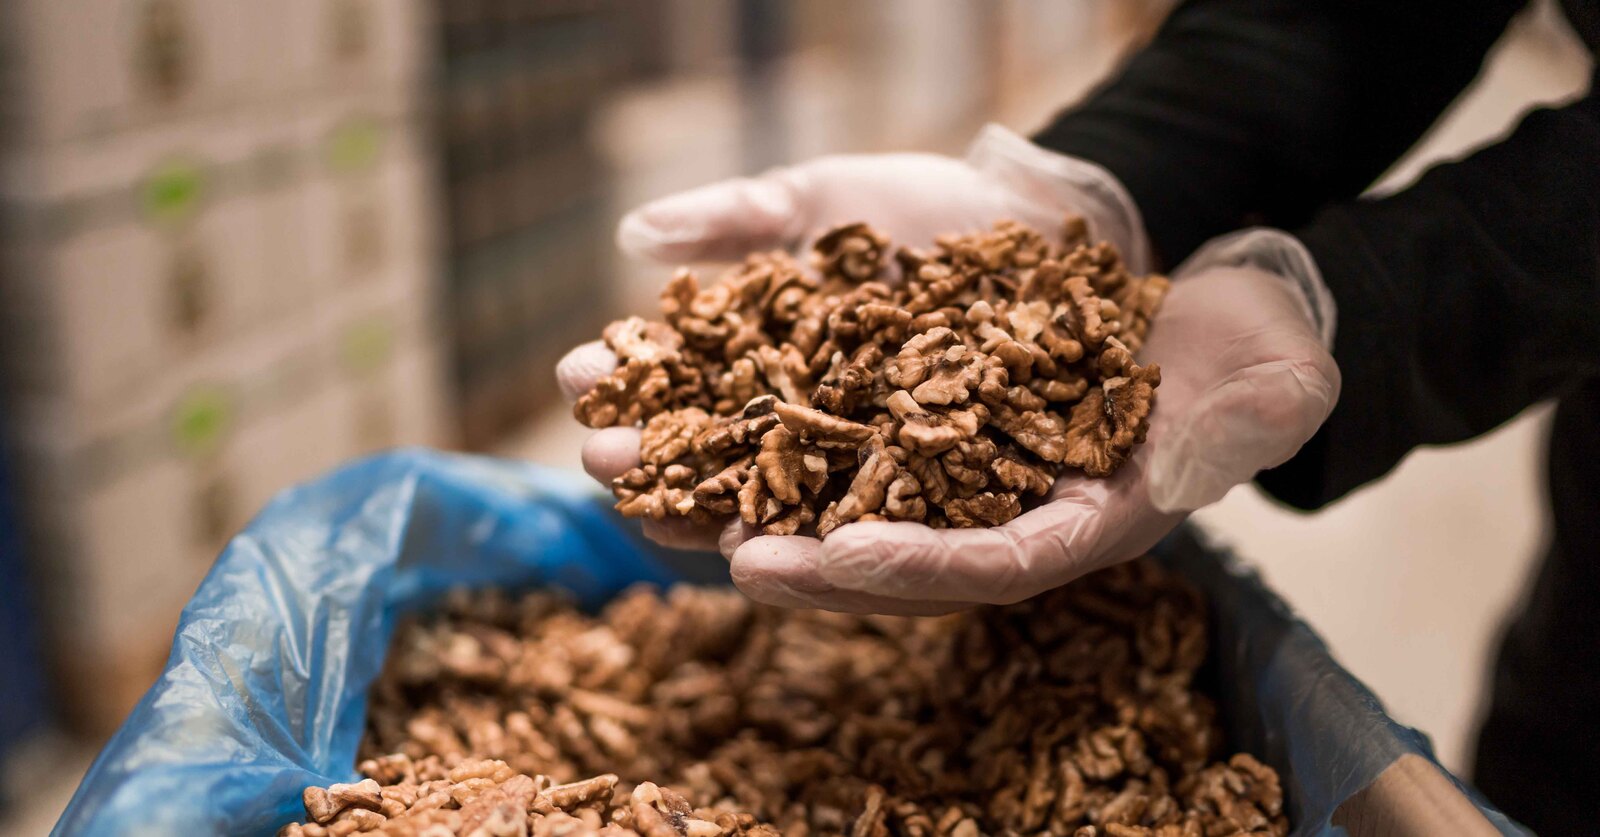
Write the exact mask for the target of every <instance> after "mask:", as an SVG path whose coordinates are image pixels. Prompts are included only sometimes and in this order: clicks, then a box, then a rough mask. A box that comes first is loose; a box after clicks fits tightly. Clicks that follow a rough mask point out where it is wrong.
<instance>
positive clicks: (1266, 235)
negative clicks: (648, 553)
mask: <svg viewBox="0 0 1600 837" xmlns="http://www.w3.org/2000/svg"><path fill="white" fill-rule="evenodd" d="M1333 325H1334V309H1333V301H1332V298H1331V297H1330V296H1329V295H1328V292H1327V290H1326V288H1325V287H1324V286H1323V284H1322V281H1321V279H1320V276H1319V274H1318V273H1317V270H1316V266H1315V264H1314V263H1313V262H1312V260H1311V257H1310V255H1309V254H1308V253H1307V252H1306V251H1305V248H1304V247H1303V246H1301V245H1300V243H1299V242H1298V241H1297V240H1295V239H1294V238H1292V237H1291V236H1289V235H1287V234H1285V233H1282V232H1278V231H1275V230H1251V231H1247V232H1244V233H1240V234H1236V235H1234V236H1229V237H1227V238H1224V239H1219V240H1218V241H1216V242H1213V243H1212V244H1211V245H1208V246H1207V247H1206V248H1204V249H1203V250H1202V251H1201V252H1199V253H1197V254H1196V255H1195V256H1194V257H1193V258H1192V259H1190V261H1189V262H1188V263H1186V264H1185V265H1184V266H1182V267H1181V268H1180V269H1179V271H1178V273H1177V275H1176V278H1175V281H1174V283H1173V287H1172V290H1171V292H1170V293H1169V294H1168V296H1167V299H1166V301H1165V302H1164V303H1163V304H1162V307H1161V310H1160V312H1159V313H1158V314H1157V317H1156V320H1155V321H1154V322H1153V323H1152V324H1151V329H1150V336H1149V337H1148V339H1147V340H1146V342H1145V346H1144V351H1143V353H1142V358H1141V359H1142V361H1143V362H1145V363H1159V364H1160V365H1161V386H1160V388H1159V389H1158V390H1157V396H1156V406H1155V410H1154V411H1153V412H1152V414H1151V421H1150V433H1149V436H1148V440H1147V441H1146V443H1145V444H1144V445H1143V446H1141V447H1140V448H1139V449H1138V450H1137V452H1136V453H1135V454H1134V456H1133V457H1132V459H1130V461H1129V462H1128V463H1127V464H1126V465H1124V466H1123V467H1122V469H1121V470H1119V471H1118V472H1117V473H1116V474H1115V475H1113V476H1112V477H1111V478H1110V479H1103V480H1102V479H1090V478H1086V477H1083V476H1079V475H1075V474H1071V473H1067V474H1063V475H1062V476H1061V477H1060V478H1058V479H1057V480H1056V484H1055V486H1054V488H1053V489H1052V490H1051V493H1050V495H1049V496H1048V497H1047V498H1046V501H1045V502H1044V503H1043V504H1042V505H1040V506H1039V507H1038V508H1035V509H1033V510H1032V511H1029V512H1027V513H1025V514H1023V515H1021V516H1020V517H1018V518H1016V519H1015V520H1013V521H1011V522H1010V523H1007V524H1005V525H1003V526H999V527H995V528H993V529H945V530H934V529H929V528H927V527H925V526H922V525H920V524H915V523H876V522H872V523H855V524H851V525H848V526H843V527H840V528H839V529H838V530H836V531H834V532H833V534H831V535H830V536H829V537H828V540H827V541H826V542H821V541H817V540H815V539H812V538H802V537H785V538H777V537H759V538H754V539H751V540H748V541H746V542H743V543H741V544H739V545H738V546H737V549H736V550H735V551H734V553H733V555H732V559H733V577H734V580H735V582H737V583H738V584H739V586H740V588H742V589H743V590H744V591H745V592H746V593H748V594H749V595H750V596H751V597H752V598H756V599H759V600H762V601H766V602H770V603H774V604H782V605H790V606H810V607H822V608H828V609H834V610H850V611H873V612H883V613H901V614H929V613H940V612H946V611H950V610H956V609H959V608H962V607H966V606H968V605H970V604H976V603H1010V602H1016V601H1021V600H1022V599H1026V598H1028V597H1030V596H1033V595H1036V594H1038V593H1040V592H1043V591H1045V590H1048V589H1051V588H1053V587H1057V586H1059V585H1062V584H1065V583H1067V582H1069V581H1071V580H1072V579H1074V578H1077V577H1078V576H1081V575H1083V574H1085V573H1088V572H1092V571H1094V570H1097V569H1100V568H1102V567H1105V566H1109V565H1110V564H1113V563H1116V562H1119V561H1124V560H1128V559H1130V558H1134V557H1137V556H1138V555H1141V554H1143V553H1144V552H1145V551H1147V550H1148V549H1149V548H1150V547H1151V546H1153V545H1154V544H1155V543H1156V541H1158V540H1160V539H1161V538H1162V537H1163V536H1164V535H1166V534H1167V533H1168V532H1169V531H1171V530H1172V528H1173V527H1174V526H1176V525H1177V524H1178V523H1179V522H1180V521H1181V520H1182V519H1183V518H1184V517H1185V516H1186V515H1187V514H1188V513H1189V512H1190V511H1193V510H1195V509H1197V508H1200V507H1202V506H1205V505H1208V504H1210V503H1213V502H1215V501H1217V500H1219V499H1221V498H1222V496H1223V495H1224V494H1226V493H1227V492H1228V490H1229V489H1230V488H1232V487H1233V486H1235V485H1238V484H1240V483H1243V482H1246V481H1248V480H1249V479H1251V478H1252V477H1253V476H1254V475H1255V474H1256V472H1257V471H1260V470H1261V469H1263V468H1270V467H1272V466H1274V465H1279V464H1282V463H1283V462H1285V461H1287V460H1288V459H1289V458H1290V457H1292V456H1293V455H1294V454H1295V452H1296V451H1298V450H1299V449H1300V446H1301V445H1303V444H1304V443H1305V442H1306V441H1307V440H1308V439H1310V438H1311V436H1312V435H1313V434H1314V433H1315V432H1316V430H1317V428H1318V427H1319V426H1320V425H1321V424H1322V422H1323V421H1324V420H1326V419H1327V417H1328V414H1329V412H1331V411H1332V409H1333V405H1334V402H1335V401H1336V400H1337V399H1338V395H1339V370H1338V367H1337V366H1336V365H1335V364H1334V362H1333V358H1332V356H1331V355H1330V354H1329V352H1328V350H1329V348H1330V347H1331V345H1332V338H1333Z"/></svg>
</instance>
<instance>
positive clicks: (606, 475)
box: [556, 125, 1150, 549]
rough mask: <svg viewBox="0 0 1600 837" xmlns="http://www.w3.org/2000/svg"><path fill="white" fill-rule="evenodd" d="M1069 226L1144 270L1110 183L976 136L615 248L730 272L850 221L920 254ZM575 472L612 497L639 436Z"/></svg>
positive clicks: (761, 180) (573, 360)
mask: <svg viewBox="0 0 1600 837" xmlns="http://www.w3.org/2000/svg"><path fill="white" fill-rule="evenodd" d="M1068 214H1076V215H1080V216H1082V217H1083V218H1084V220H1085V221H1086V222H1087V223H1088V226H1089V234H1090V237H1091V239H1093V240H1098V241H1110V242H1111V243H1112V244H1115V245H1116V246H1117V248H1118V250H1119V251H1121V253H1122V254H1123V260H1124V261H1125V262H1126V263H1127V265H1128V267H1129V269H1130V270H1132V271H1133V272H1135V273H1144V272H1146V271H1147V270H1148V268H1149V262H1150V255H1149V249H1150V245H1149V242H1148V240H1147V239H1146V238H1145V234H1144V225H1143V223H1142V221H1141V220H1140V218H1139V211H1138V209H1137V208H1136V207H1135V206H1134V204H1133V199H1132V198H1131V197H1129V196H1128V194H1127V192H1126V191H1125V190H1124V189H1123V188H1122V184H1120V183H1118V182H1117V180H1116V178H1115V177H1113V176H1112V175H1111V174H1110V173H1109V172H1107V171H1106V170H1104V169H1102V168H1100V167H1099V166H1097V165H1095V164H1093V163H1090V162H1088V161H1085V160H1078V159H1075V158H1072V157H1066V156H1063V155H1060V154H1056V153H1054V152H1051V151H1046V150H1045V149H1043V148H1040V147H1039V146H1036V145H1034V144H1033V143H1031V142H1029V141H1028V140H1026V139H1024V138H1022V137H1021V136H1018V135H1017V134H1015V133H1013V132H1011V131H1009V130H1007V129H1005V128H1002V127H1000V126H998V125H989V126H987V127H985V128H984V129H983V131H981V132H980V133H979V135H978V138H977V140H976V141H974V142H973V144H972V147H971V149H969V150H968V152H967V156H966V159H964V160H958V159H955V158H952V157H945V156H941V155H937V154H871V155H847V156H834V157H822V158H819V159H817V160H813V161H810V162H807V163H804V164H801V165H798V166H793V167H789V168H780V169H775V170H773V171H770V172H768V173H766V174H763V175H761V176H759V177H754V178H744V179H738V180H729V181H724V182H721V183H715V184H712V185H710V186H704V187H701V188H699V189H694V190H691V191H688V192H684V193H682V194H678V195H673V196H671V197H667V198H663V199H661V200H659V201H656V202H654V203H651V204H647V205H646V206H644V207H642V208H640V209H638V210H635V211H634V212H632V213H630V214H629V215H628V216H627V217H625V218H623V219H622V224H621V226H620V227H619V228H618V230H617V243H618V244H619V245H620V246H621V247H622V249H623V250H625V251H627V252H628V253H630V254H632V255H635V256H639V257H643V258H648V259H653V260H655V261H659V262H663V263H667V264H683V263H688V262H704V261H737V260H740V259H743V258H744V256H745V255H746V254H747V253H749V252H751V251H755V250H771V249H775V248H791V249H797V248H801V247H803V246H805V245H806V244H808V243H809V242H806V241H805V240H804V236H806V235H811V234H814V233H817V232H820V231H823V230H825V229H827V228H828V227H831V226H834V225H837V224H840V223H846V222H850V221H867V222H869V223H871V224H872V225H873V226H874V227H876V228H878V229H879V230H882V231H883V232H885V233H887V234H888V235H889V237H890V239H891V240H893V241H896V242H907V243H915V244H918V245H919V246H925V245H926V244H928V243H931V242H932V241H933V238H934V236H936V235H939V234H942V233H947V232H959V231H965V230H983V229H988V228H989V227H990V225H992V224H993V223H994V222H995V221H997V220H999V219H1001V218H1014V219H1016V220H1018V221H1022V222H1024V223H1026V224H1029V225H1030V226H1032V227H1034V228H1035V229H1038V230H1041V231H1050V230H1055V229H1057V228H1059V226H1060V224H1061V222H1062V220H1063V218H1065V217H1066V216H1067V215H1068ZM615 368H616V358H615V357H614V356H613V355H612V354H611V350H610V349H608V348H606V346H605V344H604V343H601V342H599V341H595V342H593V343H586V344H584V345H582V346H579V347H578V348H576V349H574V350H573V351H572V352H570V353H568V354H567V356H566V357H565V358H563V359H562V360H561V363H560V364H559V365H558V366H557V369H556V376H557V378H558V380H559V381H560V383H561V387H562V390H563V391H564V392H565V393H566V395H567V397H568V398H572V399H576V398H577V397H578V396H579V395H581V394H583V393H584V392H587V391H588V390H589V388H590V387H592V386H593V385H594V383H595V381H597V380H599V379H600V378H602V377H604V376H605V375H607V374H610V372H611V371H612V370H613V369H615ZM583 463H584V468H585V469H586V470H588V472H589V473H590V474H592V475H593V476H594V477H595V478H596V479H598V480H600V481H601V482H602V483H604V484H606V485H608V486H609V485H610V483H611V480H612V478H614V477H616V476H618V475H620V474H621V473H623V472H624V471H627V470H628V469H629V468H632V467H634V466H635V465H637V464H639V431H638V430H637V429H634V428H624V427H613V428H608V429H605V430H600V431H597V432H596V433H594V434H593V435H592V436H590V437H589V440H588V441H587V442H586V443H585V444H584V448H583ZM644 528H645V532H646V534H648V535H649V536H650V537H651V538H653V539H655V540H657V541H659V542H661V543H663V544H665V545H667V546H677V547H682V548H713V549H714V548H716V547H717V546H718V537H719V533H718V532H716V531H709V532H708V531H705V530H704V529H702V528H697V527H694V526H692V525H690V524H689V523H688V522H687V521H686V520H683V519H681V518H674V519H671V520H669V521H666V522H659V523H658V522H655V521H646V522H645V525H644ZM725 534H726V535H727V536H728V537H729V538H730V539H734V540H732V541H730V544H729V547H730V548H731V545H732V544H733V543H735V542H736V541H737V539H739V538H740V531H739V529H738V528H737V527H734V528H732V529H730V530H728V531H727V532H726V533H725Z"/></svg>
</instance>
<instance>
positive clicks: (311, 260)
mask: <svg viewBox="0 0 1600 837" xmlns="http://www.w3.org/2000/svg"><path fill="white" fill-rule="evenodd" d="M426 11H427V10H426V8H425V7H424V5H423V4H421V3H419V2H412V1H411V0H283V1H282V2H275V3H257V2H250V0H84V1H83V2H75V3H56V2H53V0H19V2H17V3H13V4H9V5H8V6H7V9H6V11H5V12H0V14H3V15H5V17H4V24H5V25H4V29H5V30H6V31H7V32H8V35H7V36H6V37H7V40H8V42H9V43H8V46H9V47H10V49H8V50H7V55H8V61H7V64H6V65H5V67H4V71H5V73H6V77H5V88H6V89H7V90H9V91H11V92H13V93H14V94H15V96H14V97H12V98H11V99H10V100H8V105H7V108H8V110H7V113H6V118H7V120H8V124H7V126H6V128H7V130H6V132H5V143H6V144H5V147H4V153H3V157H0V222H3V234H0V259H3V264H0V381H3V385H4V387H5V393H4V396H5V397H4V398H0V401H3V402H4V403H6V404H7V405H8V407H7V409H8V412H9V415H7V416H6V417H5V421H4V422H0V424H3V426H4V427H5V430H6V442H7V445H8V448H9V453H10V454H11V455H12V457H13V462H14V463H15V465H16V472H15V476H16V477H17V481H18V483H19V485H18V488H17V494H18V495H19V496H18V499H19V501H20V502H19V504H20V505H21V507H22V512H23V518H24V520H25V522H26V527H25V528H26V530H27V535H28V541H29V547H30V548H29V550H28V555H29V559H30V561H31V562H32V563H33V564H34V565H35V566H34V572H33V575H34V576H35V577H36V579H37V581H38V584H39V587H40V591H39V596H40V607H41V609H42V610H43V611H44V614H45V622H46V625H45V628H46V631H45V633H46V643H47V648H48V651H49V656H50V657H51V658H52V659H53V660H55V661H56V666H55V668H56V669H57V671H56V674H57V675H58V679H59V681H60V684H61V687H62V688H61V692H62V695H63V697H64V698H65V700H64V703H63V709H64V710H65V712H66V714H67V717H68V720H70V721H72V722H74V723H75V724H76V725H77V726H79V727H80V728H83V729H88V730H101V729H108V728H110V727H111V726H112V725H114V724H115V723H117V722H118V721H119V720H120V719H121V717H122V715H123V714H124V712H125V711H126V710H127V708H128V707H129V706H131V704H132V702H133V701H134V700H135V699H136V698H137V696H138V695H139V694H140V693H141V692H142V691H143V689H144V688H145V687H146V686H147V685H148V683H149V681H150V678H151V676H152V675H153V673H154V672H155V671H156V670H157V669H158V668H159V665H160V663H161V662H162V660H163V658H164V656H165V653H166V649H167V647H168V644H169V642H170V639H171V631H172V627H173V625H174V624H175V623H176V619H177V612H178V609H179V607H180V606H181V605H182V603H183V602H184V601H185V600H186V599H187V597H188V596H189V594H190V593H191V592H192V591H193V589H194V586H195V584H196V583H198V581H199V579H200V577H201V576H202V575H203V574H204V572H205V571H206V569H207V567H208V566H209V565H210V562H211V559H212V558H213V557H214V556H215V554H216V552H217V550H218V548H219V546H220V545H221V544H222V543H223V542H225V541H226V539H228V538H229V537H231V536H232V534H233V533H234V532H236V531H238V530H239V528H240V527H241V526H242V525H243V524H244V523H245V522H246V521H247V519H248V516H249V515H250V514H252V513H253V512H254V510H256V509H259V508H260V507H261V505H262V504H263V503H265V502H266V501H267V500H268V499H269V498H270V497H271V496H272V495H273V494H274V493H276V492H277V491H278V490H280V489H282V488H285V487H287V486H288V485H290V484H292V483H294V482H296V481H299V480H303V479H306V478H308V477H310V476H312V475H314V474H316V473H317V472H319V471H322V470H325V469H326V468H328V467H330V466H332V465H334V464H336V463H338V462H340V461H342V460H345V459H348V458H350V457H353V456H357V455H359V454H362V453H365V452H369V451H373V450H377V449H380V448H384V447H390V446H393V445H399V444H439V443H443V442H447V441H448V440H449V437H448V436H447V434H446V430H445V428H446V425H447V423H446V422H445V421H444V420H443V417H442V406H443V401H442V395H441V384H442V373H443V368H442V348H443V341H442V340H441V339H440V338H439V337H438V327H437V324H436V323H434V322H433V317H432V315H431V313H430V309H431V307H432V304H433V302H434V297H435V295H436V289H435V287H434V280H433V276H434V273H435V271H436V269H437V263H438V256H437V247H436V241H437V234H436V228H437V225H438V221H437V219H436V217H435V213H434V206H435V203H436V202H435V200H434V199H433V197H432V195H431V193H430V192H431V188H432V173H433V162H432V159H431V156H430V155H431V153H432V152H431V150H430V149H431V145H430V143H429V142H428V141H427V140H426V131H425V129H426V127H427V126H426V125H425V124H424V118H423V115H422V114H423V104H424V102H425V101H426V95H425V93H426V84H427V82H428V76H427V73H428V60H427V58H428V55H429V51H428V49H427V45H428V38H429V30H428V28H427V18H426V17H425V16H424V14H425V12H426Z"/></svg>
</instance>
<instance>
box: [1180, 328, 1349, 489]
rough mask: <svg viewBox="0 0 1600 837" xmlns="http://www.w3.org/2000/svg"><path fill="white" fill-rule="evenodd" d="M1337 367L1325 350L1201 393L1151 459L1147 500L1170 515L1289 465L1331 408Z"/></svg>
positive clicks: (1259, 367)
mask: <svg viewBox="0 0 1600 837" xmlns="http://www.w3.org/2000/svg"><path fill="white" fill-rule="evenodd" d="M1338 395H1339V370H1338V367H1336V366H1335V365H1334V363H1333V359H1332V358H1331V357H1329V356H1328V355H1327V354H1326V353H1325V352H1320V356H1314V357H1309V358H1306V359H1304V360H1272V361H1267V362H1264V363H1259V364H1256V365H1253V366H1249V367H1246V368H1244V369H1242V370H1239V371H1238V372H1235V373H1234V374H1232V375H1229V376H1228V377H1226V378H1224V379H1223V380H1222V381H1221V382H1220V383H1218V384H1217V385H1215V386H1213V387H1212V388H1210V389H1209V390H1207V391H1205V392H1203V393H1201V394H1200V397H1199V399H1198V400H1197V401H1196V402H1195V404H1194V405H1193V406H1192V407H1191V408H1190V409H1188V410H1187V411H1185V414H1184V416H1183V417H1182V418H1181V419H1179V420H1178V421H1177V422H1176V423H1175V424H1174V426H1172V427H1171V428H1170V429H1169V430H1168V431H1167V432H1166V433H1165V434H1163V438H1161V439H1160V440H1159V441H1158V443H1157V445H1156V449H1155V450H1154V451H1152V453H1151V457H1150V473H1149V490H1150V500H1151V502H1152V504H1154V505H1155V507H1156V508H1157V509H1158V510H1160V511H1162V512H1166V513H1172V512H1186V511H1193V510H1195V509H1198V508H1201V507H1203V506H1207V505H1210V504H1211V503H1214V502H1216V501H1218V500H1220V499H1222V497H1223V495H1224V494H1227V493H1228V490H1229V489H1231V488H1233V487H1234V486H1235V485H1238V484H1240V483H1242V482H1246V481H1248V480H1249V479H1251V478H1252V477H1254V476H1255V475H1256V472H1257V471H1260V470H1262V469H1263V468H1270V467H1273V466H1275V465H1281V464H1283V463H1284V462H1287V461H1288V460H1289V459H1290V457H1293V456H1294V455H1295V453H1296V452H1297V451H1299V450H1300V447H1301V445H1304V444H1305V443H1306V441H1307V440H1309V439H1310V438H1311V437H1312V435H1313V434H1315V433H1316V432H1317V428H1318V427H1320V426H1321V425H1322V422H1323V421H1325V420H1326V419H1327V417H1328V414H1329V413H1330V412H1332V410H1333V404H1334V401H1335V400H1336V399H1337V398H1338Z"/></svg>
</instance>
